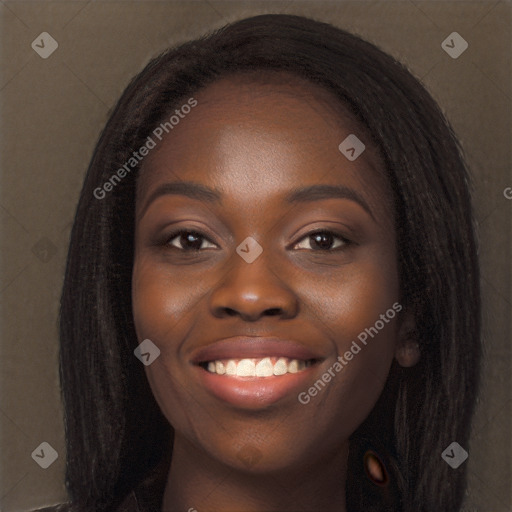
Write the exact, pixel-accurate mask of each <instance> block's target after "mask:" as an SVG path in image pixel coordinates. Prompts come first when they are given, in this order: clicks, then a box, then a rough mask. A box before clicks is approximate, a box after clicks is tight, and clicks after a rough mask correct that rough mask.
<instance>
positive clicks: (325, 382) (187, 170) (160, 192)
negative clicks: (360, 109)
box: [132, 77, 400, 472]
mask: <svg viewBox="0 0 512 512" xmlns="http://www.w3.org/2000/svg"><path fill="white" fill-rule="evenodd" d="M194 98H195V99H196V100H197V105H196V106H195V107H194V108H192V109H191V110H190V112H189V113H188V114H186V115H183V114H182V116H183V117H182V116H180V120H179V122H178V123H177V124H175V126H174V127H173V129H172V131H170V132H169V134H168V135H167V136H166V137H165V138H163V140H162V141H161V142H158V140H157V139H155V140H157V146H156V148H155V149H153V150H152V151H151V153H150V154H149V155H148V156H147V157H146V160H145V161H144V162H143V165H144V170H143V173H142V175H141V180H140V182H139V183H138V190H137V202H136V215H137V220H136V233H135V263H134V268H133V283H132V284H133V287H132V294H133V314H134V320H135V326H136V331H137V335H138V338H139V342H142V341H143V340H145V339H149V340H151V341H152V343H154V345H156V347H158V349H159V350H160V355H159V357H157V358H156V359H155V360H154V362H152V363H151V364H150V365H149V366H145V367H144V368H145V371H146V374H147V377H148V379H149V382H150V385H151V388H152V391H153V393H154V396H155V398H156V400H157V402H158V404H159V405H160V408H161V409H162V411H163V413H164V414H165V416H166V417H167V419H168V421H169V422H170V423H171V425H172V426H173V427H174V429H175V432H176V436H177V437H176V439H178V440H186V441H187V443H185V444H187V446H189V447H193V449H194V450H196V451H198V450H199V451H200V452H201V453H203V454H205V455H207V456H211V457H213V458H215V459H216V460H218V461H220V462H223V463H225V464H227V465H229V466H231V467H233V468H240V469H244V470H247V468H250V470H251V471H262V472H263V471H272V470H279V469H284V468H287V467H291V465H292V464H294V465H295V467H297V466H296V465H297V464H300V463H303V462H304V461H309V462H311V461H313V459H316V460H322V459H325V457H329V458H332V454H333V453H338V452H339V453H342V452H343V450H341V449H342V448H343V447H344V446H345V447H346V443H347V439H348V437H349V436H350V434H351V433H352V432H354V430H355V429H356V428H357V427H358V426H359V425H360V424H361V423H362V421H363V420H364V419H365V418H366V416H367V415H368V414H369V412H370V411H371V409H372V408H373V406H374V404H375V402H376V401H377V398H378V397H379V395H380V393H381V391H382V389H383V386H384V383H385V380H386V378H387V375H388V372H389V368H390V365H391V362H392V359H393V355H394V351H395V345H396V343H397V327H398V323H397V318H398V316H397V317H395V313H396V310H398V309H400V306H398V305H397V304H395V303H397V302H398V301H399V286H398V275H397V255H396V251H395V232H394V227H393V226H394V221H393V209H392V201H391V191H390V190H389V187H388V185H387V183H386V181H385V180H384V178H383V177H382V174H381V173H380V172H379V170H378V168H379V165H380V164H379V160H378V158H377V156H376V154H375V152H374V151H373V150H372V149H371V147H370V141H369V140H367V138H366V137H365V135H364V133H362V132H361V131H360V130H359V129H358V127H357V125H356V124H354V123H353V121H352V120H351V119H350V118H349V117H348V116H346V115H344V114H343V110H342V109H341V108H340V106H339V105H337V102H336V100H335V99H334V98H333V97H331V96H330V93H329V92H327V91H325V90H323V89H319V88H317V87H316V86H314V85H309V84H307V83H304V82H302V81H301V80H299V79H297V80H296V82H295V83H294V84H292V85H280V84H279V83H278V82H277V81H274V82H272V81H269V82H266V83H263V82H255V81H251V80H245V79H243V78H240V77H238V78H230V79H223V80H221V81H218V82H216V83H214V84H213V85H210V86H209V87H207V88H205V89H203V90H202V91H200V92H199V93H198V94H196V95H194ZM186 101H187V100H186V99H185V100H184V102H183V103H184V104H185V103H186ZM178 109H179V107H178ZM185 110H186V109H185ZM182 112H183V111H182ZM350 134H354V135H356V136H357V137H358V138H359V139H360V140H361V141H362V142H363V143H364V144H365V145H366V149H365V150H364V152H363V153H362V154H361V155H360V156H359V157H357V158H356V159H355V160H353V161H351V160H349V159H348V158H347V157H346V156H345V154H343V153H342V152H341V151H340V149H339V148H338V146H339V145H340V143H341V142H342V141H344V140H345V139H346V138H347V137H348V136H349V135H350ZM352 153H353V152H351V151H349V152H348V153H347V154H348V155H350V156H351V154H352ZM185 185H186V186H185ZM309 187H315V188H312V189H311V190H309V191H308V189H309ZM320 187H322V188H320ZM180 232H181V233H180ZM393 304H395V308H394V309H393V307H392V306H393ZM358 348H359V350H358ZM212 370H213V371H212ZM223 372H227V373H223ZM233 372H235V375H233V374H232V373H233ZM256 372H257V375H258V376H254V374H255V373H256ZM244 375H249V376H244ZM250 375H252V376H250Z"/></svg>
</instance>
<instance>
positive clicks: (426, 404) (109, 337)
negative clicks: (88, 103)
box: [60, 15, 480, 512]
mask: <svg viewBox="0 0 512 512" xmlns="http://www.w3.org/2000/svg"><path fill="white" fill-rule="evenodd" d="M476 254H477V250H476V242H475V235H474V230H473V223H472V210H471V203H470V195H469V191H468V173H467V170H466V166H465V163H464V160H463V157H462V155H461V151H460V150H459V146H458V143H457V140H456V138H455V136H454V134H453V132H452V130H451V128H450V127H449V125H448V123H447V122H446V121H445V119H444V118H443V116H442V114H441V112H440V110H439V108H438V106H437V105H436V104H435V102H434V101H433V100H432V98H431V97H430V96H429V94H428V93H427V92H426V91H425V90H424V88H423V87H422V86H421V85H420V84H419V83H418V82H417V80H416V79H415V78H414V77H413V76H412V75H411V74H410V73H409V72H408V71H407V70H406V69H405V68H404V67H402V66H401V65H400V64H399V63H397V62H396V61H395V60H394V59H392V58H391V57H390V56H388V55H386V54H385V53H383V52H382V51H380V50H379V49H377V48H376V47H375V46H373V45H371V44H369V43H367V42H365V41H363V40H361V39H360V38H358V37H356V36H354V35H351V34H349V33H347V32H345V31H343V30H340V29H337V28H335V27H332V26H330V25H328V24H324V23H320V22H316V21H313V20H310V19H306V18H302V17H298V16H290V15H263V16H256V17H253V18H248V19H245V20H242V21H239V22H236V23H233V24H232V25H229V26H227V27H225V28H224V29H222V30H220V31H217V32H216V33H214V34H212V35H210V36H208V37H205V38H202V39H199V40H197V41H192V42H190V43H187V44H184V45H182V46H180V47H178V48H176V49H172V50H169V51H168V52H166V53H164V54H163V55H161V56H159V57H158V58H156V59H154V60H153V61H151V62H150V63H149V64H148V66H147V67H146V68H145V69H144V70H143V71H142V72H141V73H140V74H139V75H138V76H137V77H136V78H135V79H134V80H132V82H131V83H130V85H129V86H128V87H127V89H126V90H125V92H124V93H123V95H122V97H121V99H120V100H119V102H118V104H117V106H116V108H115V110H114V112H113V114H112V116H111V118H110V119H109V121H108V123H107V125H106V127H105V129H104V131H103V133H102V135H101V137H100V140H99V142H98V144H97V147H96V150H95V152H94V156H93V158H92V161H91V164H90V167H89V170H88V173H87V176H86V179H85V183H84V186H83V189H82V194H81V197H80V202H79V206H78V210H77V214H76V218H75V223H74V227H73V231H72V236H71V244H70V250H69V256H68V264H67V269H66V276H65V283H64V289H63V295H62V307H61V352H60V371H61V382H62V390H63V399H64V404H65V411H66V418H65V424H66V438H67V457H68V458H67V487H68V490H69V493H70V497H71V500H72V506H71V509H72V510H79V511H82V510H86V511H92V510H94V511H111V510H112V511H120V510H124V511H128V510H130V511H131V510H138V511H142V510H144V511H146V510H148V511H159V510H165V511H171V510H172V511H178V510H180V511H181V510H194V509H196V510H198V511H199V512H201V511H202V510H212V511H214V510H215V511H218V510H226V511H240V510H244V511H250V510H258V511H263V510H280V511H285V510H290V511H292V510H293V511H296V510H310V511H311V510H332V511H334V510H336V511H351V512H355V511H371V510H375V511H380V510H393V511H398V510H400V511H408V512H409V511H411V512H412V511H415V512H416V511H422V510H424V511H434V510H435V511H455V510H460V508H461V506H462V500H463V495H464V489H465V480H466V479H465V465H464V464H463V465H461V466H460V467H458V468H457V469H452V467H450V466H449V465H448V464H446V463H445V462H444V461H443V460H442V458H441V453H442V452H443V451H444V450H445V449H446V448H447V447H448V446H449V445H450V444H451V443H452V442H454V441H456V442H457V443H459V444H460V445H461V446H462V447H466V448H467V446H468V442H469V429H470V421H471V418H472V415H473V408H474V404H475V399H476V393H477V388H478V381H479V363H480V295H479V276H478V264H477V256H476Z"/></svg>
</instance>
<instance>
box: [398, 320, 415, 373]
mask: <svg viewBox="0 0 512 512" xmlns="http://www.w3.org/2000/svg"><path fill="white" fill-rule="evenodd" d="M420 357H421V352H420V345H419V343H418V340H417V334H416V322H415V320H414V315H413V314H412V313H411V312H405V313H404V317H403V320H402V322H401V325H400V328H399V330H398V340H397V347H396V350H395V359H396V360H397V361H398V364H399V365H400V366H403V367H404V368H409V367H411V366H414V365H416V364H417V363H418V362H419V360H420Z"/></svg>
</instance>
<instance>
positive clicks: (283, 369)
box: [274, 357, 288, 375]
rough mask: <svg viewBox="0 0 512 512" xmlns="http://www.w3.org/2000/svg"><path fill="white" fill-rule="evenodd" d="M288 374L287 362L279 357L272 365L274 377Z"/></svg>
mask: <svg viewBox="0 0 512 512" xmlns="http://www.w3.org/2000/svg"><path fill="white" fill-rule="evenodd" d="M285 373H288V362H287V361H286V359H285V358H284V357H280V358H279V359H278V360H277V361H276V364H275V365H274V375H284V374H285Z"/></svg>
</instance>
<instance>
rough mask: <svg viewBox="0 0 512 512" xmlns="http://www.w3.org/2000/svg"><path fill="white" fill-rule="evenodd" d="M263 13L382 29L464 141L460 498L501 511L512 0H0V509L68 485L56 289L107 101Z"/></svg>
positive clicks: (61, 497) (380, 35)
mask: <svg viewBox="0 0 512 512" xmlns="http://www.w3.org/2000/svg"><path fill="white" fill-rule="evenodd" d="M268 12H279V13H295V14H302V15H308V16H311V17H314V18H316V19H319V20H322V21H327V22H330V23H333V24H335V25H337V26H339V27H341V28H344V29H347V30H350V31H352V32H354V33H356V34H359V35H361V36H362V37H364V38H366V39H367V40H369V41H371V42H373V43H375V44H377V45H378V46H380V47H381V48H382V49H383V50H385V51H387V52H388V53H390V54H392V55H393V56H395V57H396V58H397V59H398V60H400V61H401V62H403V63H404V64H406V65H407V66H408V68H409V69H410V71H411V72H412V73H413V74H414V75H415V76H416V77H417V78H419V79H420V80H421V81H422V82H423V84H424V85H425V86H426V87H427V89H428V90H429V91H430V93H431V94H432V95H433V97H434V98H435V99H436V100H437V101H438V103H439V104H440V105H441V108H442V110H443V111H444V112H445V114H446V116H447V117H448V119H449V120H450V122H451V123H452V125H453V127H454V129H455V131H456V133H457V134H458V136H459V138H460V140H461V141H462V145H463V147H464V149H465V152H466V155H467V159H468V162H469V164H470V167H471V169H472V173H473V181H474V202H475V205H476V212H477V219H478V223H479V235H480V256H481V264H482V288H483V293H484V317H485V321H484V323H485V324H484V328H485V357H486V361H485V368H484V386H483V388H482V393H481V398H480V403H479V406H478V412H477V417H476V420H475V424H474V428H473V437H472V442H471V444H470V446H468V447H464V448H466V450H467V451H468V452H469V458H468V460H467V461H466V462H465V464H467V465H468V471H469V482H470V484H469V489H468V493H467V494H468V496H467V500H466V506H465V511H466V512H469V511H482V512H509V511H510V510H511V508H512V507H511V491H510V460H511V459H510V455H511V446H510V444H511V443H510V410H511V397H510V395H511V386H510V371H511V360H510V332H511V319H510V311H511V280H510V275H511V243H510V242H511V213H512V199H507V198H506V197H505V196H506V195H507V193H506V192H505V193H504V191H506V189H507V187H512V176H511V173H510V169H511V165H510V164H511V159H510V142H511V130H510V121H511V115H510V112H511V105H510V98H511V87H510V76H511V75H510V73H511V65H510V55H511V48H512V46H511V41H510V33H511V30H510V28H511V3H510V2H509V1H503V0H502V1H499V0H497V1H495V0H490V1H480V2H468V1H461V0H459V1H452V2H445V1H407V0H404V1H343V0H338V1H333V2H325V1H320V0H318V1H276V2H274V1H270V2H258V1H250V2H248V1H213V0H209V1H194V0H189V1H181V2H174V1H166V2H164V1H160V2H156V1H138V2H134V1H120V2H114V1H94V2H92V1H53V2H48V1H33V2H28V1H2V2H1V3H0V27H1V32H0V37H1V48H0V101H1V103H0V119H1V121H0V126H1V132H0V133H1V151H0V155H1V157H0V165H1V169H0V171H1V174H0V180H1V181H0V184H1V185H0V187H1V188H0V229H1V238H0V239H1V256H2V257H1V273H0V311H1V313H0V315H1V322H2V323H1V326H2V330H1V344H0V453H1V461H0V510H1V511H4V512H21V511H24V512H26V511H30V510H33V509H36V508H38V507H43V506H47V505H52V504H55V503H59V502H61V501H65V500H66V492H65V488H64V464H65V445H64V430H63V418H62V405H61V401H60V394H59V393H60V391H59V380H58V335H57V332H58V331H57V320H58V307H59V296H60V290H61V286H62V278H63V271H64V265H65V259H66V253H67V244H68V237H69V232H70V228H71V223H72V219H73V215H74V210H75V207H76V203H77V200H78V197H79V192H80V187H81V184H82V180H83V177H84V173H85V171H86V168H87V165H88V162H89V159H90V157H91V154H92V151H93V148H94V145H95V142H96V140H97V137H98V135H99V133H100V130H101V129H102V127H103V125H104V123H105V122H106V120H107V118H108V116H109V113H110V111H111V109H112V107H113V105H114V103H115V101H116V100H117V98H118V97H119V95H120V94H121V92H122V90H123V89H124V87H125V86H126V85H127V84H128V81H129V80H130V78H131V77H132V76H133V75H134V74H136V73H137V72H138V71H140V70H141V69H142V68H143V66H144V65H145V64H146V63H147V62H148V60H149V59H150V58H151V57H153V56H155V55H157V54H158V53H159V52H161V51H162V50H164V49H165V48H167V47H168V46H170V45H174V44H175V43H178V42H183V41H185V40H188V39H190V38H195V37H197V36H199V35H201V34H203V33H205V32H207V31H210V30H212V29H216V28H219V27H221V26H222V25H224V24H226V23H227V22H229V21H234V20H237V19H240V18H243V17H247V16H250V15H254V14H258V13H268ZM43 32H47V33H48V34H50V36H51V37H52V38H53V39H54V40H55V41H56V42H57V44H58V48H57V49H56V50H55V51H54V53H52V54H51V55H50V56H48V57H47V58H42V57H41V56H40V55H39V54H38V53H36V50H35V49H33V47H32V46H31V45H32V42H33V41H36V42H37V41H40V34H41V33H43ZM453 32H457V33H458V34H460V36H461V37H462V38H463V39H464V40H465V41H467V43H468V48H467V49H466V51H464V52H463V53H462V54H461V55H460V56H459V57H458V58H456V59H454V58H452V57H451V56H450V55H449V54H448V53H446V52H445V51H444V50H443V48H442V46H441V44H442V42H443V41H444V40H445V39H446V38H447V37H448V36H450V34H452V33H453ZM44 37H47V36H44ZM38 38H39V39H38ZM47 41H48V40H47ZM46 48H48V46H46ZM510 192H511V193H510V194H509V198H510V197H512V191H510ZM447 222H450V219H447ZM41 443H48V444H49V445H50V446H51V447H53V449H54V450H55V451H56V453H57V455H58V457H57V459H56V460H55V462H53V464H51V465H50V466H49V467H48V468H46V469H44V468H42V467H40V465H39V464H38V463H37V462H36V460H37V457H34V456H33V454H34V453H40V450H41ZM45 447H46V445H43V448H45ZM46 450H47V452H46V453H48V450H49V449H48V448H47V447H46ZM444 463H445V462H444V461H443V460H442V459H441V454H439V464H444Z"/></svg>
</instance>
